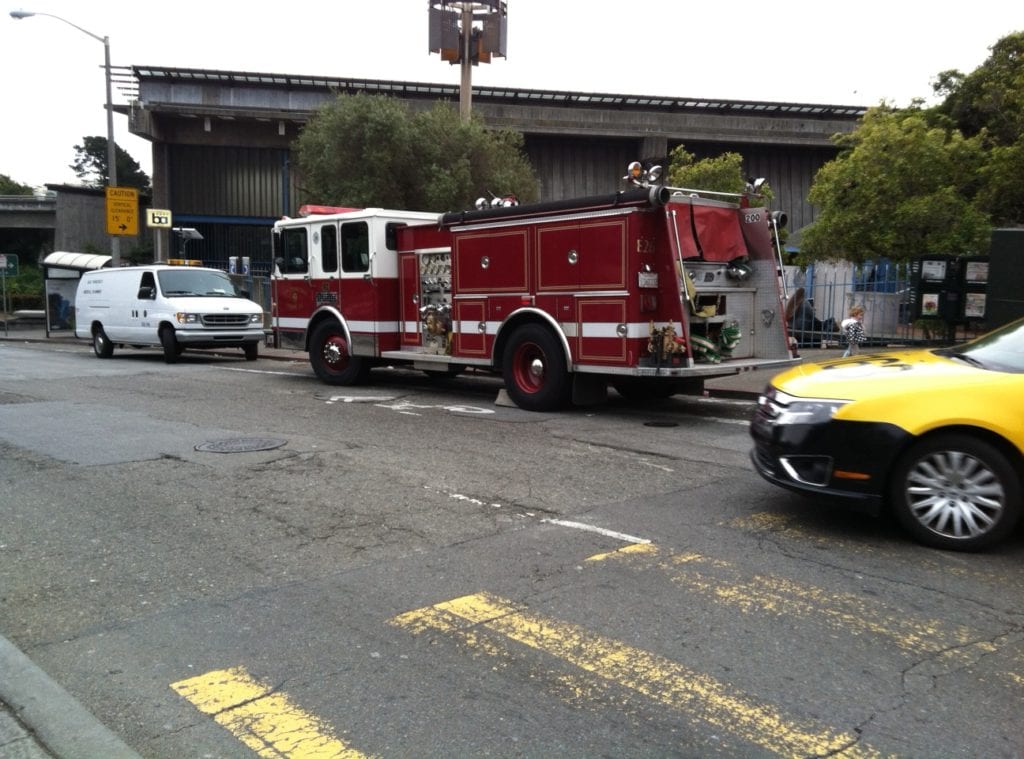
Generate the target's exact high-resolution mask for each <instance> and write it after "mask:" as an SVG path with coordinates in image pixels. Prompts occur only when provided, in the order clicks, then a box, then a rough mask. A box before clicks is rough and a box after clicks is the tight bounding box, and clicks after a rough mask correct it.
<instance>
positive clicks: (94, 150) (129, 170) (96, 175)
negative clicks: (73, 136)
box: [71, 137, 150, 193]
mask: <svg viewBox="0 0 1024 759" xmlns="http://www.w3.org/2000/svg"><path fill="white" fill-rule="evenodd" d="M114 150H115V155H116V158H115V160H116V161H117V184H118V186H120V187H135V188H137V189H138V190H140V191H141V192H144V193H148V192H149V190H150V183H149V175H148V174H146V172H144V171H143V170H142V167H140V166H139V163H138V161H136V160H135V159H134V158H132V157H131V156H130V155H129V154H128V152H127V151H125V150H123V149H122V148H121V146H120V145H118V144H117V143H115V144H114ZM107 164H108V161H107V138H106V137H83V138H82V144H81V145H75V161H74V163H72V164H71V170H72V171H74V172H75V175H76V176H77V177H78V178H79V179H81V180H82V182H83V183H85V185H86V186H88V187H103V186H104V185H106V183H107Z"/></svg>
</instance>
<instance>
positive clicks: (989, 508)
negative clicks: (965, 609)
mask: <svg viewBox="0 0 1024 759" xmlns="http://www.w3.org/2000/svg"><path fill="white" fill-rule="evenodd" d="M750 434H751V436H752V437H753V440H754V448H753V450H752V451H751V459H752V461H753V463H754V467H755V468H756V469H757V471H758V472H759V473H760V474H761V476H762V477H764V478H765V479H766V480H768V481H769V482H771V483H774V484H775V485H779V486H781V487H784V488H788V489H791V490H794V491H797V492H802V493H807V494H816V495H818V496H822V497H824V498H825V499H829V498H835V499H837V500H839V501H841V502H844V503H847V504H848V505H853V506H855V507H859V508H862V509H863V510H866V511H869V512H872V513H876V514H877V513H880V512H881V511H882V510H883V509H885V508H888V509H891V510H892V511H893V512H894V513H895V515H896V516H897V518H898V519H899V521H900V523H901V524H902V525H903V527H904V528H906V530H907V531H908V532H909V534H910V535H911V536H913V537H914V538H915V539H917V540H918V541H920V542H922V543H924V544H926V545H930V546H934V547H936V548H946V549H953V550H962V551H973V550H979V549H982V548H986V547H988V546H991V545H992V544H994V543H996V542H998V541H999V540H1002V539H1004V538H1006V537H1007V536H1008V535H1009V534H1010V533H1011V532H1012V531H1013V529H1014V527H1015V526H1016V524H1017V522H1018V520H1019V519H1020V516H1021V510H1022V505H1021V493H1022V490H1024V319H1021V320H1019V321H1016V322H1012V323H1011V324H1008V325H1006V326H1004V327H1002V328H1000V329H997V330H995V331H993V332H989V333H988V334H985V335H982V336H981V337H979V338H977V339H975V340H973V341H971V342H969V343H964V344H961V345H956V346H952V347H948V348H939V349H929V350H925V349H916V350H899V351H892V352H883V353H861V354H859V355H856V356H851V357H849V358H841V359H835V360H831V361H822V362H818V363H807V364H801V365H799V366H796V367H793V368H792V369H789V370H788V371H786V372H783V373H782V374H780V375H778V376H776V377H773V378H772V380H771V381H770V383H769V385H768V388H767V389H766V390H765V392H764V394H763V395H762V396H761V397H760V398H759V399H758V406H757V411H756V412H755V414H754V418H753V420H752V422H751V425H750Z"/></svg>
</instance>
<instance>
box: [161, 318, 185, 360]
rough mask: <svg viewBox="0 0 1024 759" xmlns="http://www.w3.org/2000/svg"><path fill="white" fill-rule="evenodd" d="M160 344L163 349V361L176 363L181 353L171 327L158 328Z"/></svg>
mask: <svg viewBox="0 0 1024 759" xmlns="http://www.w3.org/2000/svg"><path fill="white" fill-rule="evenodd" d="M160 345H161V346H163V349H164V361H165V362H167V363H168V364H173V363H176V362H177V361H178V356H179V355H180V354H181V348H179V347H178V341H177V340H176V339H175V337H174V330H173V329H171V328H170V327H164V328H163V329H161V330H160Z"/></svg>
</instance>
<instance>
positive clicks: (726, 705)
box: [391, 593, 878, 757]
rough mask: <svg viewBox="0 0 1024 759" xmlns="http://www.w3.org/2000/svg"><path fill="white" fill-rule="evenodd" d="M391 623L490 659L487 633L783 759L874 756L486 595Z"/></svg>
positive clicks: (708, 681) (702, 679)
mask: <svg viewBox="0 0 1024 759" xmlns="http://www.w3.org/2000/svg"><path fill="white" fill-rule="evenodd" d="M391 623H392V624H394V625H396V626H398V627H402V628H404V629H408V630H410V631H411V632H413V633H422V632H427V631H430V630H440V631H442V632H445V633H448V634H452V635H453V636H456V637H458V638H459V639H460V640H461V641H462V642H463V643H464V644H466V645H469V646H472V647H474V648H475V649H478V650H480V651H483V652H485V653H489V654H494V655H497V654H500V653H501V652H500V650H499V648H498V647H497V646H496V644H495V643H494V642H493V641H485V640H483V639H482V637H483V635H482V634H483V633H485V632H490V633H494V634H497V635H500V636H503V637H504V638H506V639H508V640H511V641H514V642H516V643H519V644H521V645H524V646H527V647H529V648H531V649H534V650H537V651H542V652H544V653H546V654H549V655H551V656H554V657H556V658H558V659H559V660H561V661H565V662H569V663H571V664H573V665H575V666H577V667H579V668H581V669H583V670H584V671H586V672H589V673H591V674H594V675H597V676H599V677H601V678H604V679H606V680H609V681H612V682H614V683H617V684H618V685H620V686H621V687H624V688H628V689H630V690H632V691H634V692H638V693H641V694H643V695H645V696H647V697H649V698H651V699H653V700H655V701H657V702H659V703H661V704H663V705H666V706H668V707H669V708H672V709H675V710H677V711H680V712H683V713H685V714H687V715H688V716H690V717H692V718H695V719H698V720H700V721H703V722H705V723H707V724H710V725H713V726H714V727H715V728H716V729H720V730H724V731H726V732H728V733H730V734H732V735H734V736H736V737H738V738H741V739H743V740H745V741H747V742H749V743H751V744H754V745H757V746H760V747H762V748H764V749H767V750H769V751H774V752H776V753H779V754H783V755H786V756H792V755H799V756H826V755H832V754H840V753H841V754H842V755H843V756H844V757H869V756H870V757H874V756H878V754H877V752H875V751H873V750H871V749H870V748H867V747H865V746H863V745H861V744H860V743H859V739H858V737H857V736H856V735H855V734H854V733H837V732H833V731H830V730H828V729H821V730H818V729H815V728H814V727H813V726H810V725H800V724H797V723H796V722H793V721H790V720H789V719H787V718H786V717H785V716H784V715H783V714H782V713H781V712H779V711H778V710H776V709H775V708H774V707H772V706H771V705H769V704H766V703H761V702H759V701H757V700H756V699H754V698H752V697H750V696H747V695H745V694H743V693H741V692H739V691H737V690H734V689H731V688H729V687H728V686H726V685H724V684H723V683H721V682H719V681H717V680H715V679H714V678H712V677H710V676H709V675H705V674H701V673H699V672H695V671H692V670H689V669H687V668H686V667H684V666H682V665H681V664H677V663H675V662H673V661H670V660H668V659H666V658H664V657H662V656H658V655H656V654H652V653H649V652H647V651H644V650H642V649H638V648H634V647H632V646H629V645H627V644H625V643H622V642H619V641H616V640H612V639H609V638H605V637H603V636H601V635H598V634H596V633H593V632H590V631H588V630H586V629H584V628H582V627H579V626H577V625H574V624H571V623H567V622H562V621H559V620H556V619H553V618H550V617H544V616H541V615H539V614H534V613H531V612H530V611H528V610H527V609H524V608H523V607H521V606H518V605H516V604H514V603H513V602H511V601H507V600H505V599H502V598H499V597H497V596H494V595H491V594H489V593H476V594H472V595H468V596H462V597H461V598H455V599H452V600H450V601H445V602H443V603H439V604H435V605H433V606H428V607H425V608H422V609H416V610H413V611H409V612H406V613H404V614H400V615H398V616H397V617H394V618H393V619H392V620H391Z"/></svg>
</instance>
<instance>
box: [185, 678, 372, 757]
mask: <svg viewBox="0 0 1024 759" xmlns="http://www.w3.org/2000/svg"><path fill="white" fill-rule="evenodd" d="M171 688H173V689H174V690H175V691H176V692H177V693H178V694H179V695H181V696H183V697H184V698H186V699H188V700H189V701H190V702H191V703H192V705H193V706H195V707H196V708H197V709H199V711H201V712H203V713H204V714H209V715H210V716H212V717H213V719H214V720H215V721H216V722H217V723H218V724H219V725H221V726H222V727H224V728H226V729H227V730H228V731H229V732H230V733H231V734H232V735H234V736H235V737H236V738H238V740H240V741H241V742H242V743H244V744H245V745H246V746H248V747H249V748H250V749H252V750H253V751H255V752H256V753H257V754H258V755H260V756H262V757H274V759H280V757H282V756H286V757H290V759H327V757H331V758H332V759H361V757H363V756H365V755H364V754H363V753H361V752H359V751H357V750H355V749H353V748H350V747H349V746H347V745H345V743H343V742H342V741H340V740H338V739H337V738H335V737H334V736H333V735H332V734H331V729H330V727H329V726H328V725H326V724H325V723H324V722H323V721H322V720H320V719H319V718H317V717H314V716H313V715H311V714H309V713H307V712H305V711H303V710H302V709H300V708H298V707H297V706H295V705H294V704H292V703H291V700H290V699H289V698H288V696H287V695H285V694H284V693H279V692H276V690H275V688H274V687H273V686H270V685H267V684H266V683H261V682H259V681H258V680H255V679H253V678H252V677H251V676H250V675H249V673H248V672H246V670H245V669H244V668H243V667H233V668H231V669H219V670H214V671H212V672H207V673H206V674H203V675H198V676H196V677H190V678H188V679H187V680H179V681H178V682H176V683H171Z"/></svg>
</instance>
